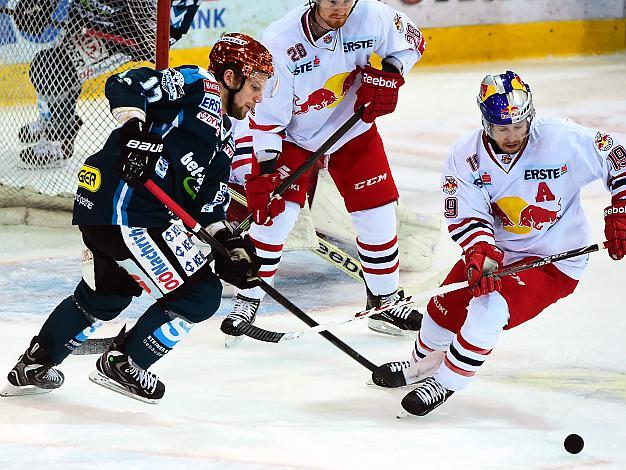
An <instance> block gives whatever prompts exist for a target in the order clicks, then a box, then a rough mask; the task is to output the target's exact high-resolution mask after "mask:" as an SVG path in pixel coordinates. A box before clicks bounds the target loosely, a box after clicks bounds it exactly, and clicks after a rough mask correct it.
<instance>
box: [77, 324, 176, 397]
mask: <svg viewBox="0 0 626 470" xmlns="http://www.w3.org/2000/svg"><path fill="white" fill-rule="evenodd" d="M125 334H126V331H125V328H123V329H122V331H121V332H120V334H119V335H118V336H117V338H115V341H114V342H113V344H112V345H111V347H110V348H109V350H108V351H107V352H105V353H104V354H103V355H102V356H100V358H99V359H98V361H97V362H96V370H94V371H93V372H92V373H91V374H89V380H91V381H92V382H93V383H95V384H97V385H100V386H101V387H104V388H108V389H109V390H113V391H114V392H117V393H120V394H122V395H126V396H127V397H130V398H134V399H135V400H139V401H143V402H145V403H152V404H157V403H158V402H159V400H160V399H161V398H163V395H164V394H165V385H164V384H163V382H161V381H160V380H159V378H158V377H157V376H156V375H155V374H153V373H152V372H148V371H147V370H144V369H142V368H140V367H139V366H137V365H136V364H135V363H134V362H133V360H132V359H131V358H130V357H129V356H128V354H126V353H125V352H124V350H123V349H124V348H123V340H124V337H125Z"/></svg>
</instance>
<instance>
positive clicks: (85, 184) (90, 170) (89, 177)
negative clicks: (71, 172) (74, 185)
mask: <svg viewBox="0 0 626 470" xmlns="http://www.w3.org/2000/svg"><path fill="white" fill-rule="evenodd" d="M101 183H102V177H101V176H100V170H99V169H98V168H96V167H93V166H89V165H83V167H82V168H81V169H80V171H79V172H78V186H80V187H81V188H85V189H86V190H88V191H91V192H92V193H95V192H96V191H98V189H100V184H101Z"/></svg>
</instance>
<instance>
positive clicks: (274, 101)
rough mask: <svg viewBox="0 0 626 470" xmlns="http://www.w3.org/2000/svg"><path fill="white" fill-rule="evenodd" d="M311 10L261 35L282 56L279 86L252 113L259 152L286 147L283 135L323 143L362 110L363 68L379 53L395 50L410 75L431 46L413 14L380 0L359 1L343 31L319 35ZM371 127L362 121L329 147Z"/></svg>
mask: <svg viewBox="0 0 626 470" xmlns="http://www.w3.org/2000/svg"><path fill="white" fill-rule="evenodd" d="M308 15H309V8H308V6H303V7H299V8H296V9H294V10H292V11H290V12H289V13H287V15H286V16H284V17H283V18H281V19H280V20H278V21H275V22H273V23H272V24H270V25H269V26H268V28H267V29H266V30H265V32H264V33H263V36H262V38H261V42H262V43H263V44H265V46H266V47H267V48H268V49H269V50H270V52H271V53H272V56H273V58H274V64H275V69H276V73H275V77H274V78H272V80H279V86H278V89H277V91H276V93H275V95H274V96H273V97H265V98H264V100H263V102H262V103H260V104H259V105H258V106H257V107H256V111H255V113H254V115H251V116H250V127H251V129H252V131H253V136H254V149H255V151H256V152H258V151H259V150H277V151H281V149H282V139H283V138H285V139H286V140H287V141H289V142H293V143H295V144H297V145H298V146H300V147H303V148H305V149H307V150H315V149H317V148H318V147H319V146H320V145H321V144H322V143H324V141H325V140H326V139H328V137H329V136H330V135H331V134H332V133H333V132H334V131H335V130H336V129H337V128H338V127H339V126H341V124H343V123H344V122H345V121H347V120H348V118H349V117H350V116H351V115H352V114H353V113H354V104H355V101H356V89H357V88H358V83H359V80H360V75H359V74H358V71H359V67H364V66H365V65H367V64H368V62H369V60H370V58H371V56H372V54H374V53H377V54H378V55H379V56H380V57H383V58H384V57H389V56H393V57H394V58H396V59H397V60H399V61H400V62H401V63H402V66H403V73H404V74H405V75H406V74H407V73H408V72H409V71H410V70H411V67H413V65H414V64H415V63H416V62H417V61H418V60H419V59H420V57H421V55H422V52H423V51H424V45H425V43H424V38H423V36H422V34H421V32H420V31H419V29H417V27H416V26H415V25H414V24H413V23H412V22H411V20H409V18H408V17H407V16H406V15H405V14H403V13H398V12H396V11H395V10H393V9H392V8H390V7H389V6H387V5H385V4H383V3H381V2H378V1H377V0H361V1H359V2H358V3H357V4H356V6H355V8H354V10H353V11H352V13H351V14H350V16H349V17H348V19H347V21H346V23H345V24H344V25H343V26H342V27H341V28H340V29H339V30H337V31H330V32H329V33H328V34H326V35H324V36H323V37H321V38H320V39H319V40H317V41H315V40H314V39H313V36H312V34H311V32H310V30H309V26H308V24H309V23H308V20H307V18H308ZM271 85H272V84H271V83H270V84H269V85H268V87H267V89H270V88H271ZM370 127H371V124H368V123H365V122H362V121H360V122H358V123H357V124H356V125H355V126H354V127H353V128H352V129H351V130H350V131H348V132H347V133H346V135H344V136H343V138H341V139H340V140H339V142H337V144H335V145H334V146H333V147H332V148H331V149H330V150H329V152H328V153H332V152H334V151H335V150H337V149H338V148H340V147H341V146H342V145H343V144H345V143H346V142H348V141H349V140H351V139H353V138H354V137H356V136H358V135H360V134H362V133H363V132H365V131H367V130H368V129H369V128H370Z"/></svg>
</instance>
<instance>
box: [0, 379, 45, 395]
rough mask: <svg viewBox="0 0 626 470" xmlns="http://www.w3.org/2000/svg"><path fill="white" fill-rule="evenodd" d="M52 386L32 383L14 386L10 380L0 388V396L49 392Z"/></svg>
mask: <svg viewBox="0 0 626 470" xmlns="http://www.w3.org/2000/svg"><path fill="white" fill-rule="evenodd" d="M52 390H55V389H54V388H39V387H35V386H34V385H24V386H21V387H19V386H16V385H13V384H12V383H10V382H7V383H6V385H5V386H4V387H3V388H2V390H0V397H21V396H26V395H41V394H44V393H50V392H51V391H52Z"/></svg>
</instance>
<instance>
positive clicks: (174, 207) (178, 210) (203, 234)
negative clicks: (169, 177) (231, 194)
mask: <svg viewBox="0 0 626 470" xmlns="http://www.w3.org/2000/svg"><path fill="white" fill-rule="evenodd" d="M144 186H145V187H146V189H147V190H148V191H150V192H151V193H152V194H153V195H154V196H155V197H156V198H157V199H158V200H159V201H161V202H162V203H163V205H165V207H167V208H168V209H169V210H171V211H172V212H173V213H174V214H175V215H176V216H177V217H178V218H179V219H180V220H182V221H183V223H184V224H185V225H186V226H187V227H188V228H189V229H190V230H191V231H192V232H194V233H195V234H196V236H197V237H198V238H199V239H200V240H202V241H203V242H205V243H207V244H209V245H210V246H211V247H215V249H216V250H217V251H219V252H220V253H223V254H225V255H226V256H228V251H227V250H226V248H225V247H224V246H223V245H222V244H221V243H220V242H219V241H218V240H216V239H215V238H213V237H212V236H211V235H210V234H209V232H207V231H206V230H205V229H204V228H203V227H202V226H201V225H200V224H199V223H198V222H197V221H196V220H195V219H194V218H193V217H192V216H191V215H190V214H189V213H188V212H187V211H185V210H184V209H183V208H182V207H181V206H180V205H179V204H178V203H177V202H176V201H174V200H173V199H172V198H171V197H169V196H168V195H167V194H166V193H165V192H164V191H163V190H162V189H161V188H159V187H158V186H157V185H156V184H155V183H154V181H152V180H148V181H147V182H146V183H145V184H144ZM260 287H261V289H263V290H264V291H265V292H266V293H267V295H269V296H270V297H271V298H272V299H274V300H275V301H276V302H278V303H279V304H280V305H282V306H283V307H284V308H285V309H287V310H288V311H289V312H290V313H291V314H293V315H295V316H296V317H298V318H299V319H300V320H302V321H303V322H304V323H306V324H307V325H308V326H310V327H316V326H319V323H317V322H316V321H315V320H313V319H312V318H311V317H309V316H308V315H307V314H306V313H304V311H303V310H301V309H300V308H299V307H298V306H296V305H295V304H294V303H292V302H291V301H290V300H289V299H287V298H286V297H285V296H284V295H282V294H281V293H280V292H278V291H277V290H276V289H274V288H273V287H272V286H270V285H269V284H268V283H267V282H265V281H264V280H263V279H261V284H260ZM319 334H320V335H321V336H322V337H323V338H324V339H326V340H328V341H329V342H330V343H332V344H333V345H334V346H335V347H337V348H339V349H340V350H342V351H343V352H344V353H346V354H347V355H348V356H350V357H351V358H352V359H354V360H355V361H357V362H358V363H359V364H361V365H362V366H363V367H365V368H366V369H368V370H369V371H371V372H376V373H378V374H381V373H382V374H383V375H385V374H387V371H386V370H385V369H380V368H379V367H378V366H376V365H375V364H374V363H373V362H371V361H369V360H368V359H366V358H365V357H363V356H362V355H361V354H360V353H358V352H357V351H355V350H354V349H352V348H351V347H350V346H348V345H347V344H346V343H344V342H343V341H341V340H340V339H339V338H337V337H336V336H335V335H333V334H332V333H330V332H328V331H320V332H319Z"/></svg>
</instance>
